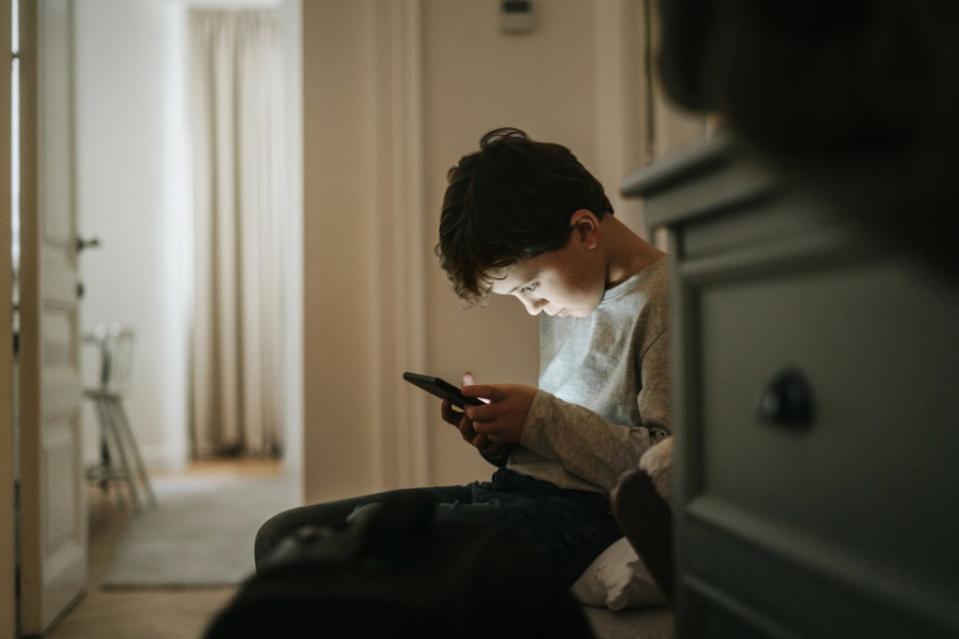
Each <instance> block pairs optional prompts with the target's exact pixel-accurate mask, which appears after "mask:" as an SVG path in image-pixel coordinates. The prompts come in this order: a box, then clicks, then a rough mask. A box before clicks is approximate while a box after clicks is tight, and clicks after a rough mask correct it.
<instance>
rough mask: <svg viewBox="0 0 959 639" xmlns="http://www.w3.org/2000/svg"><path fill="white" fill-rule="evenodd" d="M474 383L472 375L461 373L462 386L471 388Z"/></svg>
mask: <svg viewBox="0 0 959 639" xmlns="http://www.w3.org/2000/svg"><path fill="white" fill-rule="evenodd" d="M475 383H476V379H475V378H474V377H473V373H471V372H469V371H466V372H465V373H463V386H472V385H473V384H475Z"/></svg>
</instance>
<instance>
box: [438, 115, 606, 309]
mask: <svg viewBox="0 0 959 639" xmlns="http://www.w3.org/2000/svg"><path fill="white" fill-rule="evenodd" d="M447 181H448V182H449V186H447V188H446V194H445V196H444V197H443V209H442V212H441V214H440V237H439V243H438V244H437V245H436V254H437V255H438V256H439V258H440V262H441V265H442V267H443V270H444V271H446V275H447V277H448V278H449V280H450V282H451V283H452V284H453V288H454V290H455V291H456V294H457V295H458V296H459V297H461V298H462V299H465V300H467V301H469V302H471V303H475V302H477V301H480V300H482V299H483V298H485V297H486V295H487V293H488V289H489V275H488V273H489V272H490V271H491V270H493V269H498V268H504V267H507V266H510V265H512V264H515V263H516V262H519V261H521V260H524V259H529V258H533V257H536V256H538V255H542V254H543V253H548V252H550V251H555V250H558V249H561V248H563V247H564V246H566V243H567V242H568V241H569V237H570V227H569V217H570V215H572V214H573V213H574V212H575V211H578V210H580V209H587V210H589V211H591V212H592V213H593V214H594V215H596V217H597V218H602V217H603V216H604V215H605V214H606V213H612V212H613V207H612V205H611V204H610V203H609V198H607V197H606V193H605V192H604V191H603V186H602V185H601V184H600V183H599V181H598V180H597V179H596V178H595V177H593V176H592V174H590V172H589V171H587V170H586V168H585V167H584V166H583V165H582V164H580V162H579V160H577V159H576V156H574V155H573V154H572V152H571V151H570V150H569V149H568V148H566V147H565V146H561V145H559V144H551V143H548V142H535V141H533V140H531V139H530V138H529V136H528V135H526V133H525V132H523V131H521V130H519V129H515V128H502V129H495V130H493V131H490V132H489V133H487V134H486V135H484V136H483V137H482V139H481V140H480V150H479V151H476V152H475V153H471V154H469V155H464V156H463V157H462V158H461V159H460V161H459V163H458V164H457V165H456V166H455V167H453V168H451V169H450V170H449V173H448V174H447Z"/></svg>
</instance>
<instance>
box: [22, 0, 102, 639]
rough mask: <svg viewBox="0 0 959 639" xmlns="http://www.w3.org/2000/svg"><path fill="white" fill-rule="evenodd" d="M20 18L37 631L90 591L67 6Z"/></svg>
mask: <svg viewBox="0 0 959 639" xmlns="http://www.w3.org/2000/svg"><path fill="white" fill-rule="evenodd" d="M21 10H22V16H21V44H22V47H21V48H22V54H21V59H22V70H21V94H22V100H21V104H22V111H21V176H22V177H21V179H22V184H21V229H22V231H21V277H20V298H21V333H22V335H21V353H20V370H21V387H20V407H21V412H20V414H21V422H20V433H21V447H20V459H21V465H20V468H21V486H22V488H21V494H22V498H21V513H20V535H21V585H22V589H21V601H20V604H21V625H22V631H23V632H24V633H25V634H39V633H42V632H44V631H45V630H46V629H47V628H49V626H50V625H51V624H52V623H53V622H54V621H55V620H56V619H57V618H58V616H59V615H60V614H61V613H62V612H63V611H64V610H65V609H66V608H67V607H68V606H69V605H70V604H71V603H72V602H73V601H74V600H76V599H77V597H79V596H80V595H81V594H82V592H83V590H84V588H85V587H86V578H87V560H86V542H87V540H86V534H87V533H86V505H85V498H86V493H85V486H84V482H83V472H82V450H83V447H82V442H81V430H80V410H79V409H80V401H81V388H80V370H79V331H78V327H77V282H78V277H77V262H76V211H75V208H74V201H75V194H74V191H75V189H74V143H73V140H74V129H73V87H72V78H73V69H72V57H73V56H72V46H73V36H72V31H73V29H72V4H71V1H70V0H36V1H35V2H25V3H23V4H22V9H21Z"/></svg>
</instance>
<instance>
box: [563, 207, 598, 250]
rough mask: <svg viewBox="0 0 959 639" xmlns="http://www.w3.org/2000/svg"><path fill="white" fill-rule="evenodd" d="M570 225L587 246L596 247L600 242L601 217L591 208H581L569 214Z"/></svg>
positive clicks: (589, 247)
mask: <svg viewBox="0 0 959 639" xmlns="http://www.w3.org/2000/svg"><path fill="white" fill-rule="evenodd" d="M569 225H570V228H572V232H573V233H576V234H577V236H578V237H579V239H580V242H582V243H583V244H584V245H585V246H586V248H588V249H594V248H596V246H597V245H598V244H599V218H597V217H596V215H594V214H593V212H592V211H590V210H589V209H579V210H578V211H575V212H574V213H573V214H572V215H570V216H569Z"/></svg>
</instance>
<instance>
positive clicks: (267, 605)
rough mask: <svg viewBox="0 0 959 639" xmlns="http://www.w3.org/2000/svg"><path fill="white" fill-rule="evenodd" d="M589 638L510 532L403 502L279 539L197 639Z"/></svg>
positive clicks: (575, 612) (575, 611)
mask: <svg viewBox="0 0 959 639" xmlns="http://www.w3.org/2000/svg"><path fill="white" fill-rule="evenodd" d="M335 636H349V637H364V636H379V637H394V636H409V637H426V638H429V637H437V638H438V637H444V638H448V637H497V638H506V637H522V638H523V639H529V638H530V637H564V638H565V637H569V638H573V637H576V638H583V637H591V636H592V635H591V633H590V630H589V626H588V624H587V622H586V620H585V617H584V615H583V612H582V610H581V609H580V607H579V605H578V604H577V603H575V602H574V600H573V599H572V597H571V596H570V594H569V593H568V591H567V590H566V589H565V588H563V587H562V586H561V585H559V583H558V582H556V581H555V580H554V579H553V577H552V575H551V574H550V572H549V571H548V570H547V567H546V566H545V565H543V563H541V561H540V559H539V558H538V557H537V556H536V555H535V554H534V552H533V550H532V549H531V548H530V547H529V546H528V545H527V544H526V543H525V542H524V541H523V540H522V539H520V538H519V537H518V536H516V535H515V534H514V533H512V532H510V531H508V530H505V529H502V528H496V527H486V526H479V525H475V524H467V523H461V522H435V521H434V520H433V502H432V501H431V500H430V499H429V498H428V497H424V496H421V495H419V496H412V497H404V498H402V499H398V500H394V501H390V502H387V503H384V504H382V505H378V506H376V507H373V508H371V509H369V510H368V511H367V512H365V513H364V516H362V517H359V518H357V519H356V520H354V521H351V522H350V523H348V524H345V525H343V526H341V527H338V528H320V527H306V528H302V529H300V530H298V531H297V532H296V533H295V534H293V535H291V536H290V537H287V538H286V539H285V540H284V541H283V542H282V543H281V544H280V545H279V546H278V547H277V549H276V551H275V552H274V553H272V554H271V555H270V556H269V557H268V558H267V560H266V561H264V562H263V566H262V567H261V569H260V570H259V572H258V573H257V574H256V575H255V576H253V577H251V578H250V579H249V580H248V581H247V582H246V583H245V584H244V585H243V586H242V587H241V588H240V591H239V592H238V593H237V595H236V596H235V597H234V599H233V600H232V601H231V602H230V604H229V605H228V606H227V607H226V609H224V610H223V611H221V612H220V614H219V615H218V616H217V617H216V618H215V619H214V620H213V622H212V624H211V625H210V627H209V628H208V629H207V632H206V634H205V638H206V639H246V638H253V637H269V638H271V639H272V638H277V639H285V638H293V637H296V638H301V637H311V638H312V637H335Z"/></svg>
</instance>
